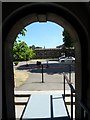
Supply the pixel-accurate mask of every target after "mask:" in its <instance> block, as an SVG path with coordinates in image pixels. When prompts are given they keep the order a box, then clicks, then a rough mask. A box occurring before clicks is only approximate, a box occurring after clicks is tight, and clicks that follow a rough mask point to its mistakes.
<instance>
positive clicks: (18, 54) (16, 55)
mask: <svg viewBox="0 0 90 120" xmlns="http://www.w3.org/2000/svg"><path fill="white" fill-rule="evenodd" d="M26 31H27V30H26V28H23V29H22V30H21V31H20V32H19V35H22V36H25V34H26ZM19 35H17V37H16V38H19ZM34 56H35V53H34V51H33V50H32V48H29V47H28V45H27V44H26V43H25V42H24V41H22V42H21V40H15V41H14V44H13V59H14V60H15V61H19V60H20V61H21V60H28V59H30V58H33V57H34Z"/></svg>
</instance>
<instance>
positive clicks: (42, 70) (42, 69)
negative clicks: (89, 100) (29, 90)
mask: <svg viewBox="0 0 90 120" xmlns="http://www.w3.org/2000/svg"><path fill="white" fill-rule="evenodd" d="M42 83H44V78H43V65H42Z"/></svg>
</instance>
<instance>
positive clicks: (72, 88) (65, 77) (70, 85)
mask: <svg viewBox="0 0 90 120" xmlns="http://www.w3.org/2000/svg"><path fill="white" fill-rule="evenodd" d="M63 76H64V100H65V96H66V94H65V80H66V81H67V83H68V85H69V87H70V90H71V95H70V96H71V120H73V103H74V102H73V97H74V95H73V93H75V89H74V87H73V86H72V84H71V82H70V80H69V79H68V77H67V76H66V74H65V73H63Z"/></svg>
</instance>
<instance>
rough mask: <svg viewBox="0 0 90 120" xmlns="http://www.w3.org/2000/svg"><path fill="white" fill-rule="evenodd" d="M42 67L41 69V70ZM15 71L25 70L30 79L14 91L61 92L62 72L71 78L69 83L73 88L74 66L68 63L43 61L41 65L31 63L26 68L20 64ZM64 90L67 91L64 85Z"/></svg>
mask: <svg viewBox="0 0 90 120" xmlns="http://www.w3.org/2000/svg"><path fill="white" fill-rule="evenodd" d="M42 67H43V68H42ZM16 69H18V70H27V72H29V73H30V77H29V78H28V79H27V80H26V82H25V83H24V84H23V85H21V86H19V87H17V88H15V90H16V91H44V90H63V81H64V79H63V72H64V73H65V74H66V75H67V76H68V78H70V77H71V82H72V84H73V86H74V87H75V66H74V64H70V63H67V64H65V63H59V62H58V61H48V66H47V61H43V62H42V63H41V65H37V64H36V63H33V64H32V63H31V64H29V65H28V66H27V67H26V65H25V63H24V64H20V65H19V66H18V67H17V68H16ZM66 89H69V87H68V85H67V84H66Z"/></svg>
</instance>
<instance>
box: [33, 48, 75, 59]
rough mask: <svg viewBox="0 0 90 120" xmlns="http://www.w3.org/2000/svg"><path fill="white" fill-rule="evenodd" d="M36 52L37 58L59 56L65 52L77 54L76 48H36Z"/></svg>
mask: <svg viewBox="0 0 90 120" xmlns="http://www.w3.org/2000/svg"><path fill="white" fill-rule="evenodd" d="M35 53H36V57H35V58H58V57H60V56H61V55H63V54H65V55H66V56H70V55H71V56H75V53H74V49H58V48H55V49H35Z"/></svg>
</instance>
